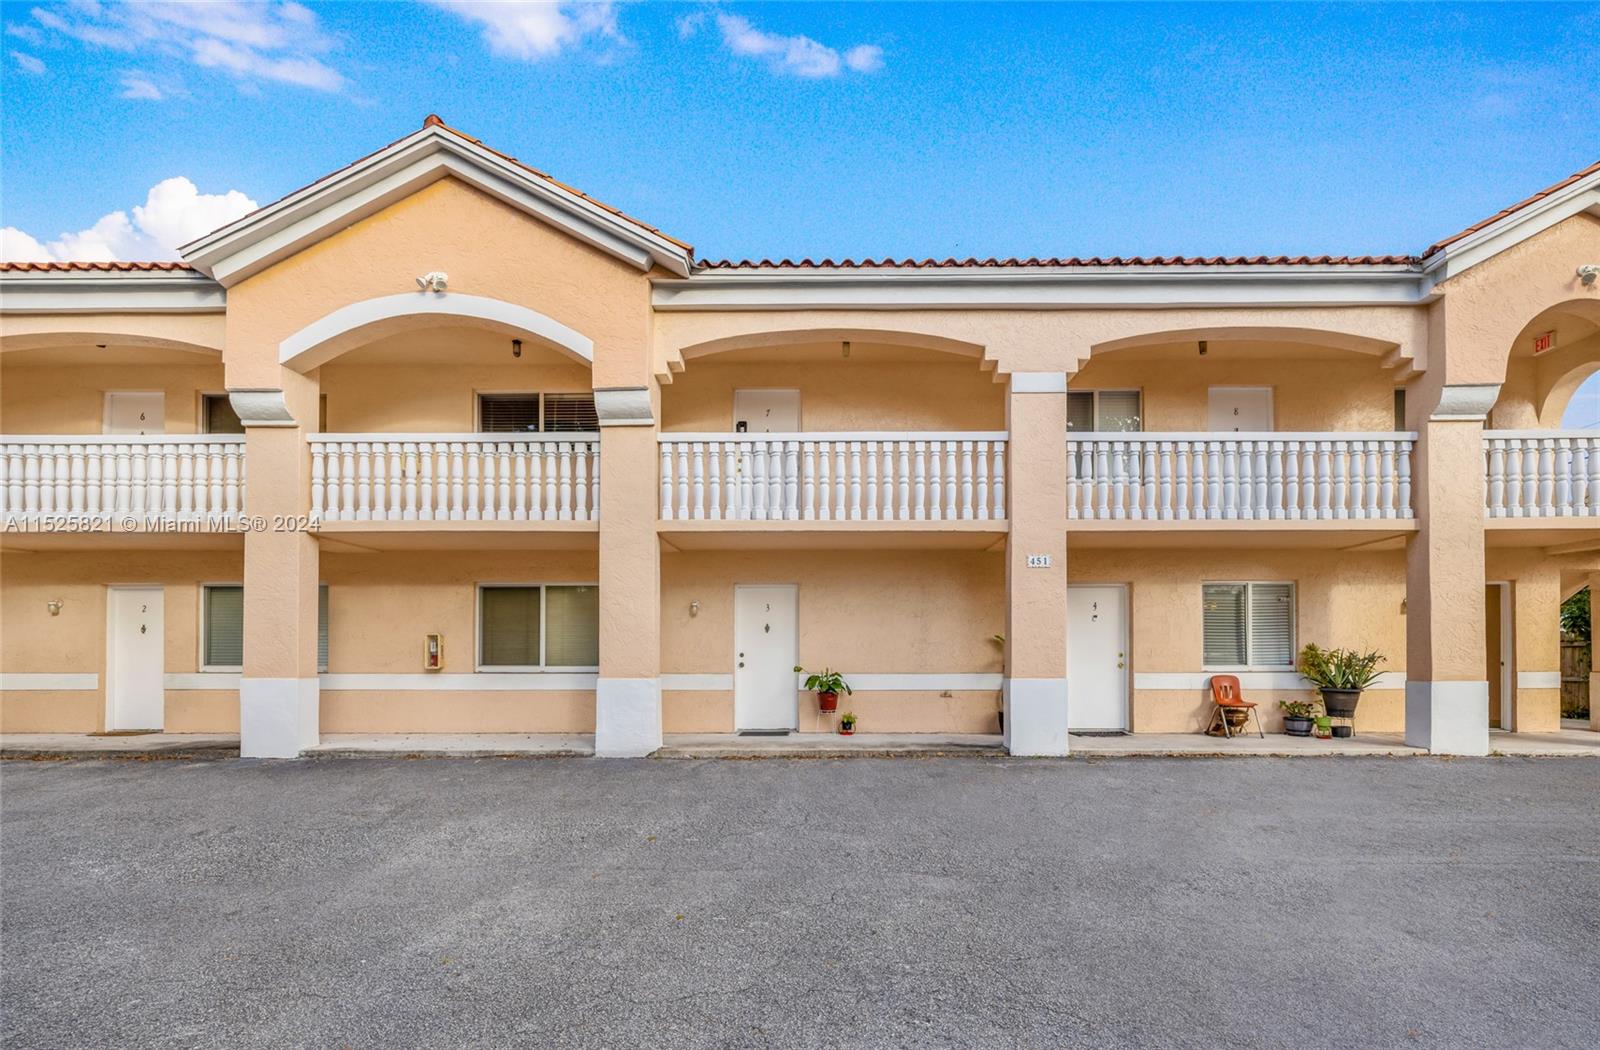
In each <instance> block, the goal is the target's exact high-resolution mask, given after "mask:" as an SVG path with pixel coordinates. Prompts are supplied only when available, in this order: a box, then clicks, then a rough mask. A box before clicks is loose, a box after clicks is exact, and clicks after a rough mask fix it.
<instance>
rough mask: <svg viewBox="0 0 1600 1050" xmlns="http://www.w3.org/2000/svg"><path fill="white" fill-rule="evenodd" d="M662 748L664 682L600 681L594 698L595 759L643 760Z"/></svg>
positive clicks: (647, 679)
mask: <svg viewBox="0 0 1600 1050" xmlns="http://www.w3.org/2000/svg"><path fill="white" fill-rule="evenodd" d="M660 747H661V679H659V678H601V679H600V680H599V681H598V682H597V683H596V685H595V694H594V753H595V757H596V758H643V757H644V756H646V755H648V754H650V753H651V752H653V751H657V750H659V749H660Z"/></svg>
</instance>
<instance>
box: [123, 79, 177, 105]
mask: <svg viewBox="0 0 1600 1050" xmlns="http://www.w3.org/2000/svg"><path fill="white" fill-rule="evenodd" d="M120 83H121V84H122V91H121V93H120V94H119V96H118V97H119V98H138V99H146V100H148V101H151V102H160V101H161V100H162V99H164V98H166V97H167V96H166V93H165V92H163V91H162V90H161V89H160V88H159V87H157V86H156V84H155V82H154V81H153V80H151V79H150V78H149V77H147V76H145V75H144V74H143V73H124V74H123V75H122V80H121V81H120Z"/></svg>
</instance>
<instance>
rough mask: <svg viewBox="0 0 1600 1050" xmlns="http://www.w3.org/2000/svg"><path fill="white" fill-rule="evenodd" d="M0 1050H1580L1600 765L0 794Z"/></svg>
mask: <svg viewBox="0 0 1600 1050" xmlns="http://www.w3.org/2000/svg"><path fill="white" fill-rule="evenodd" d="M0 831H3V836H0V851H3V852H0V1008H3V1020H0V1042H3V1044H4V1045H5V1046H7V1047H14V1048H21V1047H52V1048H59V1047H111V1046H115V1047H138V1046H163V1047H168V1046H179V1047H186V1046H194V1047H221V1046H226V1047H281V1046H306V1047H345V1046H349V1047H384V1048H389V1047H409V1046H465V1045H484V1046H488V1045H499V1046H505V1045H549V1046H560V1047H563V1048H566V1047H600V1046H610V1047H621V1046H651V1047H657V1046H751V1047H756V1046H760V1047H789V1046H796V1047H798V1046H829V1047H852V1046H1002V1047H1010V1046H1050V1047H1060V1046H1160V1047H1191V1046H1193V1047H1198V1046H1215V1045H1221V1044H1228V1045H1233V1046H1261V1047H1320V1046H1342V1047H1357V1046H1360V1047H1373V1046H1436V1047H1460V1046H1493V1047H1513V1046H1514V1047H1539V1046H1572V1047H1578V1046H1584V1047H1588V1046H1593V1045H1594V1044H1595V1041H1596V1037H1597V1033H1600V995H1597V994H1596V989H1597V988H1600V909H1597V908H1596V901H1597V900H1600V762H1594V761H1592V760H1588V759H1549V760H1529V759H1488V760H1475V761H1464V760H1455V761H1448V760H1435V759H1423V758H1410V759H1332V758H1327V759H1223V760H1198V759H1122V760H1084V759H1077V760H1070V761H1062V762H1057V761H1027V760H1012V759H977V758H951V759H911V758H902V759H846V760H761V761H715V760H708V761H661V760H654V761H652V760H640V761H595V760H586V759H543V760H540V759H477V760H409V761H408V760H404V759H350V760H324V761H305V762H284V763H263V762H249V761H241V760H238V759H227V760H218V761H82V760H79V761H66V762H48V761H46V762H30V761H7V762H3V763H0Z"/></svg>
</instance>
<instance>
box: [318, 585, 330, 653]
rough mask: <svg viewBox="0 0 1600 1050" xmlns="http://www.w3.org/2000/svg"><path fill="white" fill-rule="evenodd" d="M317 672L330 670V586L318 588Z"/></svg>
mask: <svg viewBox="0 0 1600 1050" xmlns="http://www.w3.org/2000/svg"><path fill="white" fill-rule="evenodd" d="M317 670H318V671H322V672H326V671H327V670H328V585H327V584H323V585H322V586H320V587H318V588H317Z"/></svg>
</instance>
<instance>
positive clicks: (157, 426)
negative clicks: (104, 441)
mask: <svg viewBox="0 0 1600 1050" xmlns="http://www.w3.org/2000/svg"><path fill="white" fill-rule="evenodd" d="M166 403H167V398H166V395H165V394H163V393H161V392H160V391H156V392H154V393H151V392H148V391H143V390H128V391H122V390H114V391H110V392H108V393H107V394H106V418H105V432H106V433H107V434H164V433H166V431H167V408H166Z"/></svg>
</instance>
